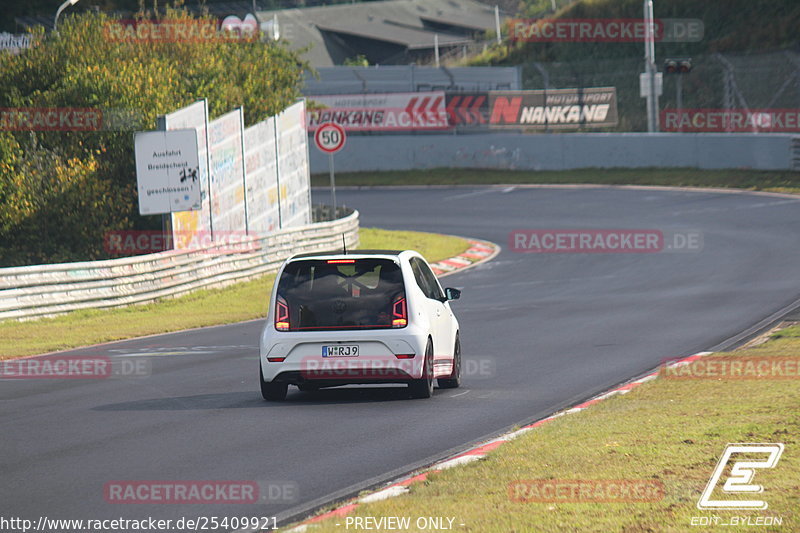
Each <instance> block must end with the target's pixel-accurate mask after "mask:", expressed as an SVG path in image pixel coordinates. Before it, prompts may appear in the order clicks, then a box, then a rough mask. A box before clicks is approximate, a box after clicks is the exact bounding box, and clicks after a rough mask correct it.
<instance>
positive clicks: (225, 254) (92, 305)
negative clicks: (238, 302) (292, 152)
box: [0, 211, 359, 320]
mask: <svg viewBox="0 0 800 533" xmlns="http://www.w3.org/2000/svg"><path fill="white" fill-rule="evenodd" d="M358 227H359V224H358V211H354V212H353V213H351V214H350V215H349V216H346V217H344V218H340V219H337V220H334V221H331V222H318V223H315V224H308V225H305V226H297V227H294V228H290V229H284V230H281V231H276V232H273V233H270V234H268V235H266V236H264V237H261V238H259V237H253V238H252V239H251V240H249V241H247V242H246V243H243V244H244V246H242V247H238V246H237V247H236V249H232V247H231V246H229V245H220V244H216V245H213V246H209V247H206V248H202V249H199V250H170V251H166V252H160V253H156V254H148V255H140V256H135V257H125V258H119V259H108V260H104V261H86V262H80V263H60V264H52V265H34V266H24V267H12V268H2V269H0V320H5V319H31V318H40V317H45V316H54V315H58V314H62V313H66V312H69V311H74V310H76V309H99V308H108V307H121V306H125V305H131V304H139V303H148V302H152V301H155V300H158V299H160V298H168V297H174V296H179V295H181V294H185V293H188V292H191V291H194V290H197V289H207V288H212V287H223V286H225V285H229V284H231V283H236V282H238V281H244V280H247V279H251V278H254V277H257V276H260V275H262V274H264V273H267V272H273V271H275V270H277V269H278V267H280V265H281V263H282V262H283V261H284V260H285V259H286V258H288V257H290V256H292V255H294V254H298V253H304V252H319V251H324V250H341V248H342V235H344V236H345V240H346V242H347V247H348V249H355V248H357V247H358ZM242 249H244V250H245V251H242ZM258 297H259V298H264V297H265V295H263V294H262V295H258Z"/></svg>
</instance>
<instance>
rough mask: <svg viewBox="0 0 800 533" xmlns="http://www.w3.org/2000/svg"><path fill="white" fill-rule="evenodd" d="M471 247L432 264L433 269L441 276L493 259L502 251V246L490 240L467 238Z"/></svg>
mask: <svg viewBox="0 0 800 533" xmlns="http://www.w3.org/2000/svg"><path fill="white" fill-rule="evenodd" d="M467 241H468V242H469V245H470V247H469V248H468V249H467V250H465V251H464V252H462V253H460V254H458V255H457V256H455V257H451V258H449V259H443V260H442V261H439V262H437V263H432V264H431V270H433V273H434V274H436V275H437V276H439V277H442V276H446V275H448V274H454V273H455V272H460V271H462V270H464V269H466V268H469V267H473V266H475V265H478V264H480V263H483V262H485V261H489V260H490V259H493V258H494V257H495V256H496V255H497V254H499V253H500V246H498V245H496V244H494V243H493V242H489V241H479V240H476V239H467Z"/></svg>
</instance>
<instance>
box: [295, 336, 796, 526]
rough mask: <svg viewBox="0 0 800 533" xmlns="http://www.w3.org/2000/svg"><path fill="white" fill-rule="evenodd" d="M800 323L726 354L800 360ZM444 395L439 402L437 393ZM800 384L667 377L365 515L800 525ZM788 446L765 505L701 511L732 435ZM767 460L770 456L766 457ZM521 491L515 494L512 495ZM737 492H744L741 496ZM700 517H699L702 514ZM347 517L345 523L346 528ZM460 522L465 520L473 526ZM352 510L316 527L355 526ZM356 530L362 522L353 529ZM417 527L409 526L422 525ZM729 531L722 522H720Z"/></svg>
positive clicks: (769, 482) (770, 479)
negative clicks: (633, 489) (585, 488)
mask: <svg viewBox="0 0 800 533" xmlns="http://www.w3.org/2000/svg"><path fill="white" fill-rule="evenodd" d="M798 353H800V327H794V328H791V329H787V330H784V331H783V332H781V333H780V334H779V335H777V336H775V338H774V339H773V340H771V341H769V342H768V343H766V344H763V345H761V346H759V347H757V348H752V349H748V350H740V351H736V352H733V353H730V354H724V356H723V357H725V358H726V359H728V358H732V359H738V360H740V361H743V360H744V359H743V358H749V357H774V358H788V359H790V360H793V361H795V364H797V363H800V360H798ZM432 401H436V398H435V395H434V398H433V399H432ZM798 405H800V387H798V379H778V380H776V379H772V380H768V379H760V380H741V379H680V380H679V379H664V378H660V379H657V380H655V381H652V382H649V383H646V384H644V385H641V386H639V387H638V388H636V389H634V390H633V391H631V392H629V393H628V394H626V395H622V396H615V397H612V398H610V399H608V400H606V401H604V402H601V403H599V404H596V405H594V406H592V407H590V408H589V409H587V410H586V411H582V412H580V413H577V414H571V415H567V416H563V417H560V418H557V419H555V420H553V421H552V422H549V423H547V424H544V425H542V426H540V427H538V428H536V429H534V430H532V431H529V432H527V433H525V434H524V435H522V436H520V437H518V438H517V439H515V440H513V441H511V442H510V443H507V444H505V445H503V446H502V447H500V448H498V449H497V450H495V451H493V452H492V453H490V455H489V456H488V457H487V458H486V459H484V460H482V461H478V462H475V463H471V464H468V465H466V466H462V467H457V468H452V469H449V470H445V471H442V472H440V473H436V474H432V475H430V476H429V477H428V480H427V481H425V482H422V483H417V484H414V485H412V486H411V490H410V492H409V493H408V494H406V495H402V496H399V497H395V498H391V499H388V500H385V501H382V502H377V503H372V504H366V505H360V506H359V507H358V508H357V509H356V510H355V511H354V512H353V513H352V514H351V516H353V517H389V516H391V517H404V516H407V517H411V523H412V525H413V524H414V521H415V520H416V519H417V518H418V517H421V516H422V517H429V516H433V517H452V518H455V521H454V524H455V527H454V530H455V531H468V532H498V533H507V532H528V531H537V532H539V531H544V532H562V531H597V532H601V531H602V532H607V531H624V532H646V531H667V532H685V531H711V530H712V528H710V527H700V526H694V527H693V526H692V525H691V520H692V517H714V516H718V517H720V522H723V521H724V522H730V520H731V517H733V516H744V517H748V516H749V517H751V520H753V521H754V520H756V517H758V516H762V517H772V518H763V520H775V519H776V517H780V519H782V521H783V522H782V526H773V527H768V526H760V527H754V526H751V527H740V526H727V527H724V528H722V529H723V530H724V531H784V532H789V531H800V509H798V505H797V504H798V502H800V482H799V481H798V480H800V453H798V449H800V446H798V445H800V411H798V408H797V406H798ZM775 442H779V443H783V444H784V445H785V452H784V453H783V456H782V457H781V459H780V462H779V463H778V465H777V466H776V467H775V468H774V469H771V470H766V469H760V470H757V471H756V477H755V479H754V483H758V484H762V485H763V486H764V487H765V489H764V492H763V493H761V494H756V495H748V496H747V497H748V498H749V497H753V496H755V497H756V499H763V500H765V501H767V502H768V504H769V508H768V509H767V510H764V511H738V512H735V511H700V510H698V509H697V507H696V504H697V501H698V499H699V497H700V495H701V492H702V490H703V489H704V487H705V485H706V484H707V483H708V480H709V478H710V477H711V474H712V472H713V470H714V468H715V466H716V464H717V461H718V460H719V458H720V456H721V454H722V452H723V450H724V449H725V446H726V444H727V443H775ZM758 460H763V457H759V458H758ZM610 479H611V480H614V479H616V480H620V479H627V480H646V481H648V482H651V483H652V482H657V483H658V482H660V483H661V484H663V498H661V499H658V500H657V501H652V502H642V501H633V502H622V503H620V502H614V503H598V502H593V503H587V502H580V503H567V502H564V501H563V500H561V501H558V502H557V503H553V502H531V501H527V502H518V501H513V500H512V498H510V494H521V495H525V496H529V497H530V496H532V495H535V493H533V492H530V491H528V492H526V491H522V492H517V493H515V492H513V491H515V490H517V488H516V487H517V486H518V485H512V487H513V488H510V485H511V484H513V483H515V482H518V481H522V480H550V482H554V481H556V480H562V481H566V482H570V481H574V480H584V481H593V480H610ZM510 491H511V492H510ZM734 498H738V499H742V497H741V496H734ZM696 520H699V519H696ZM337 523H338V524H339V526H337V525H336V524H337ZM460 524H464V525H463V526H461V525H460ZM345 526H346V522H345V519H344V518H341V517H340V518H333V519H328V520H325V521H323V522H321V523H320V525H319V526H313V527H312V528H310V529H309V532H317V531H321V532H333V531H346V529H345ZM351 529H352V525H351ZM422 530H423V529H418V528H415V527H411V528H410V529H409V531H422ZM713 530H715V531H717V530H719V529H718V528H713Z"/></svg>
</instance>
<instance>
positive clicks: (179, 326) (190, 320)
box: [0, 228, 469, 359]
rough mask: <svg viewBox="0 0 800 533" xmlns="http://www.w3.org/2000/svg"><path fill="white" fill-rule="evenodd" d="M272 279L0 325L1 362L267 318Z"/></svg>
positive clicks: (433, 243) (425, 241) (364, 236)
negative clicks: (103, 343) (105, 308)
mask: <svg viewBox="0 0 800 533" xmlns="http://www.w3.org/2000/svg"><path fill="white" fill-rule="evenodd" d="M359 238H360V241H361V244H360V247H361V248H364V249H368V248H379V249H393V250H394V249H398V250H402V249H407V248H410V249H414V250H417V251H419V252H420V253H421V254H422V255H424V256H425V257H426V258H428V260H429V261H431V262H435V261H439V260H441V259H446V258H448V257H452V256H454V255H458V254H460V253H461V252H463V251H464V250H466V249H467V248H468V247H469V243H467V241H466V240H464V239H461V238H459V237H451V236H447V235H438V234H435V233H420V232H414V231H388V230H381V229H373V228H362V229H361V231H360V234H359ZM274 278H275V276H274V275H273V274H268V275H266V276H262V277H260V278H258V279H255V280H252V281H246V282H242V283H237V284H235V285H231V286H229V287H225V288H222V289H208V290H200V291H197V292H194V293H192V294H188V295H185V296H181V297H178V298H171V299H164V300H160V301H158V302H154V303H151V304H145V305H136V306H131V307H123V308H119V309H109V310H85V311H75V312H72V313H68V314H66V315H62V316H59V317H55V318H45V319H41V320H35V321H29V322H16V321H12V320H7V321H4V322H0V359H9V358H12V357H20V356H25V355H34V354H39V353H45V352H52V351H56V350H66V349H69V348H75V347H79V346H86V345H90V344H97V343H101V342H108V341H114V340H120V339H129V338H132V337H141V336H144V335H153V334H156V333H167V332H170V331H180V330H183V329H189V328H198V327H202V326H213V325H217V324H230V323H232V322H241V321H243V320H250V319H254V318H260V317H263V316H265V315H266V312H267V297H268V294H269V291H270V290H271V289H272V282H273V281H274Z"/></svg>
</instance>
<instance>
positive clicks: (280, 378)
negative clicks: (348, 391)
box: [259, 250, 461, 401]
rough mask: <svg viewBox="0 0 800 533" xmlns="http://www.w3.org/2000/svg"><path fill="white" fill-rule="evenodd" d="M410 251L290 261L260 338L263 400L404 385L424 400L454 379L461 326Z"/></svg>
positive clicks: (452, 293)
mask: <svg viewBox="0 0 800 533" xmlns="http://www.w3.org/2000/svg"><path fill="white" fill-rule="evenodd" d="M460 296H461V292H460V291H459V290H457V289H452V288H447V289H444V290H442V287H441V285H439V281H438V280H437V279H436V276H435V275H434V274H433V272H432V271H431V268H430V267H429V266H428V263H427V262H426V261H425V259H424V258H423V257H422V256H421V255H420V254H418V253H417V252H414V251H411V250H406V251H389V250H358V251H355V252H351V253H341V252H336V253H312V254H302V255H296V256H294V257H292V258H290V259H288V260H287V261H286V262H285V263H284V264H283V266H282V267H281V269H280V272H279V273H278V276H277V278H276V283H275V286H274V287H273V289H272V299H271V302H270V308H269V314H268V316H267V322H266V325H265V327H264V330H263V331H262V333H261V339H260V350H259V355H260V382H261V395H262V396H263V397H264V399H265V400H276V401H280V400H284V399H285V398H286V392H287V389H288V386H289V385H296V386H298V387H299V388H300V390H303V391H310V390H317V389H319V388H321V387H336V386H339V385H345V384H354V383H358V384H364V383H406V384H408V387H409V390H410V392H411V395H412V396H414V397H417V398H429V397H430V396H431V394H432V393H433V380H434V379H436V380H438V383H439V387H440V388H455V387H458V386H459V385H460V382H461V344H460V341H459V335H458V320H456V317H455V316H454V315H453V312H452V310H451V309H450V304H449V301H450V300H455V299H458V298H459V297H460Z"/></svg>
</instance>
